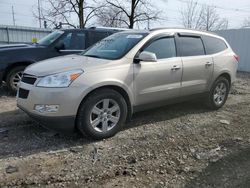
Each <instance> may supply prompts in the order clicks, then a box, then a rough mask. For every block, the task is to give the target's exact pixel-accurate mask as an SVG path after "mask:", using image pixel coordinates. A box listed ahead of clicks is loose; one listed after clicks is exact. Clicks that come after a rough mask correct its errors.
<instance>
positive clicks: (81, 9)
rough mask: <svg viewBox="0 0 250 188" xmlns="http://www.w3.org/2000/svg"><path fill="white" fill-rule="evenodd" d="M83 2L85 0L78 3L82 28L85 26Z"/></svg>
mask: <svg viewBox="0 0 250 188" xmlns="http://www.w3.org/2000/svg"><path fill="white" fill-rule="evenodd" d="M83 3H84V0H79V3H78V8H79V13H78V18H79V26H80V28H84V27H85V23H84V10H83Z"/></svg>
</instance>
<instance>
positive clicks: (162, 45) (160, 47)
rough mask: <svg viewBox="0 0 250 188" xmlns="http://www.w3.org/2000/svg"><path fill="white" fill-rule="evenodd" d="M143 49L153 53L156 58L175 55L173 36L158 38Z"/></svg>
mask: <svg viewBox="0 0 250 188" xmlns="http://www.w3.org/2000/svg"><path fill="white" fill-rule="evenodd" d="M143 51H147V52H152V53H155V55H156V57H157V59H166V58H171V57H176V48H175V41H174V37H164V38H159V39H157V40H155V41H153V42H152V43H150V44H149V45H148V46H147V47H146V48H145V49H144V50H143Z"/></svg>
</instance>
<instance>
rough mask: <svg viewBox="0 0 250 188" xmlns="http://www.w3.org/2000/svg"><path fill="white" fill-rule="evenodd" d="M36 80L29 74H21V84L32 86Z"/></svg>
mask: <svg viewBox="0 0 250 188" xmlns="http://www.w3.org/2000/svg"><path fill="white" fill-rule="evenodd" d="M36 79H37V78H36V77H35V76H32V75H29V74H23V77H22V82H23V83H26V84H31V85H33V84H34V83H35V82H36Z"/></svg>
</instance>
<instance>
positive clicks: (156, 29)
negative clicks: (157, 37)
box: [149, 27, 217, 35]
mask: <svg viewBox="0 0 250 188" xmlns="http://www.w3.org/2000/svg"><path fill="white" fill-rule="evenodd" d="M162 29H183V30H187V31H200V32H204V33H209V34H214V35H217V34H216V33H214V32H212V31H205V30H197V29H191V28H183V27H159V28H153V29H150V30H149V31H158V30H162Z"/></svg>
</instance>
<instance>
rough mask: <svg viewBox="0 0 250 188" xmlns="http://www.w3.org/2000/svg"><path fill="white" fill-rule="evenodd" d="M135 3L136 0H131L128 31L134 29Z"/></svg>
mask: <svg viewBox="0 0 250 188" xmlns="http://www.w3.org/2000/svg"><path fill="white" fill-rule="evenodd" d="M135 3H136V0H131V10H130V17H129V29H133V28H134V23H135V20H134V16H135Z"/></svg>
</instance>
